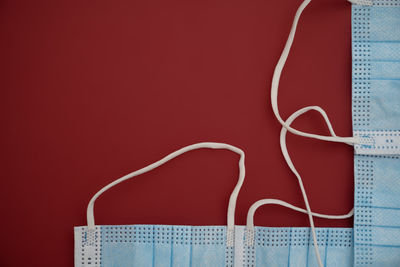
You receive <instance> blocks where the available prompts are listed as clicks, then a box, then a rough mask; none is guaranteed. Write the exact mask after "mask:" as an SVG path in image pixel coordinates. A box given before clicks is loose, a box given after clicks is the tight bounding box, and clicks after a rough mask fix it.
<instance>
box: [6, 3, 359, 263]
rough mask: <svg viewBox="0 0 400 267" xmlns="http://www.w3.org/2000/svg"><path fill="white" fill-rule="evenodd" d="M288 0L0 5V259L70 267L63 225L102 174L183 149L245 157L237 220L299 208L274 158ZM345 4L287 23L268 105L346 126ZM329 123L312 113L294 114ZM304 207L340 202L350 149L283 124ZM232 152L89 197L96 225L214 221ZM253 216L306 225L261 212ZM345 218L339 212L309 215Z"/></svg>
mask: <svg viewBox="0 0 400 267" xmlns="http://www.w3.org/2000/svg"><path fill="white" fill-rule="evenodd" d="M300 3H301V1H300V0H296V1H293V0H280V1H266V0H252V1H245V0H237V1H233V0H213V1H194V0H192V1H187V0H185V1H183V0H180V1H178V0H169V1H156V0H152V1H126V2H125V1H99V0H98V1H50V0H49V1H1V3H0V40H1V41H0V56H1V60H0V62H1V63H0V64H1V72H0V83H1V95H0V101H1V103H0V108H1V112H0V114H1V115H0V116H1V125H2V127H1V150H0V151H1V152H0V153H1V163H2V166H1V176H2V179H1V183H2V184H1V189H0V190H1V191H0V212H1V217H2V219H1V225H0V226H1V229H2V231H1V239H2V241H1V245H0V251H1V253H0V265H1V266H58V267H62V266H72V265H73V256H74V255H73V227H74V226H78V225H85V223H86V218H85V212H86V205H87V203H88V201H89V199H90V197H91V196H92V195H93V194H94V193H95V192H96V191H97V190H99V189H100V188H101V187H103V186H104V185H106V184H107V183H109V182H111V181H113V180H114V179H116V178H118V177H120V176H122V175H124V174H126V173H128V172H131V171H133V170H136V169H138V168H141V167H144V166H146V165H147V164H149V163H152V162H154V161H156V160H158V159H160V158H161V157H163V156H165V155H166V154H168V153H170V152H172V151H174V150H176V149H178V148H181V147H183V146H186V145H189V144H193V143H196V142H201V141H215V142H226V143H229V144H232V145H235V146H238V147H240V148H242V149H243V150H245V152H246V167H247V175H246V181H245V183H244V186H243V188H242V191H241V193H240V195H239V199H238V204H237V211H236V222H237V224H245V218H246V213H247V210H248V208H249V207H250V205H251V204H252V203H253V202H254V201H256V200H259V199H261V198H279V199H282V200H285V201H288V202H290V203H292V204H294V205H298V206H302V207H303V206H304V203H303V200H302V196H301V194H300V191H299V188H298V184H297V181H296V178H295V177H294V175H293V174H292V173H291V172H290V171H289V169H288V167H287V166H286V163H285V161H284V160H283V157H282V155H281V153H280V148H279V138H278V137H279V132H280V129H281V127H280V125H279V123H277V121H276V119H275V118H274V116H273V113H272V110H271V107H270V97H269V85H270V83H271V77H272V73H273V69H274V66H275V64H276V62H277V60H278V58H279V55H280V52H281V51H282V48H283V45H284V43H285V40H286V37H287V35H288V33H289V29H290V26H291V23H292V19H293V16H294V13H295V11H296V9H297V7H298V5H299V4H300ZM350 47H351V40H350V4H349V3H347V2H346V1H345V0H318V1H313V2H312V3H311V5H310V7H309V8H307V9H306V10H305V12H304V16H303V17H302V18H301V21H300V25H299V29H298V32H297V35H296V39H295V43H294V46H293V48H292V51H291V54H290V57H289V60H288V62H287V65H286V67H285V70H284V73H283V76H282V81H281V87H280V93H279V104H280V110H281V113H282V116H283V117H284V118H287V117H288V116H289V115H290V114H291V113H293V112H294V111H295V110H297V109H299V108H301V107H304V106H308V105H320V106H321V107H323V108H324V109H325V110H326V111H327V113H328V114H329V115H330V118H331V120H332V122H333V125H334V128H335V129H336V131H337V133H338V134H339V135H342V136H350V135H351V98H350V96H351V51H350ZM295 126H296V127H298V128H299V129H303V130H308V131H312V132H316V133H325V134H326V133H327V130H326V127H325V125H324V123H323V121H322V120H321V118H320V117H319V116H318V115H317V114H309V115H306V116H304V117H303V118H301V119H299V121H298V122H296V123H295ZM288 148H289V152H290V153H291V155H292V157H293V161H294V163H295V165H296V167H297V168H298V170H299V172H300V173H301V174H302V176H303V179H304V184H305V187H306V190H307V192H308V196H309V199H310V203H311V207H312V209H313V210H315V211H317V212H322V213H331V214H342V213H346V212H348V211H349V210H350V209H351V207H352V203H353V167H352V164H353V158H352V157H353V151H352V148H351V147H350V146H347V145H343V144H334V143H327V142H321V141H314V140H309V139H305V138H301V137H297V136H292V135H290V136H289V137H288ZM237 160H238V157H237V155H235V154H233V153H231V152H228V151H211V150H200V151H194V152H190V153H188V154H186V155H184V156H181V157H179V158H177V159H175V160H174V161H173V162H170V163H168V164H166V165H164V166H162V167H161V168H159V169H157V170H155V171H153V172H151V173H148V174H145V175H142V176H141V177H137V178H136V179H133V180H131V181H129V182H126V183H124V184H122V185H120V186H118V187H116V188H114V189H113V190H111V191H109V192H107V193H105V194H104V196H102V197H101V198H100V199H99V200H98V202H97V204H96V212H95V214H96V219H97V223H99V224H183V225H224V224H226V211H227V204H228V198H229V195H230V193H231V190H232V189H233V187H234V184H235V183H236V180H237V175H238V169H237ZM255 222H256V224H257V225H262V226H308V220H307V216H305V215H303V214H299V213H296V212H294V211H291V210H288V209H285V208H282V207H263V208H261V209H260V210H259V211H258V212H257V214H256V220H255ZM316 225H317V226H331V227H338V226H346V227H351V225H352V220H342V221H329V220H322V219H316Z"/></svg>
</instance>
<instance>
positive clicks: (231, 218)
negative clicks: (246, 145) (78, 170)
mask: <svg viewBox="0 0 400 267" xmlns="http://www.w3.org/2000/svg"><path fill="white" fill-rule="evenodd" d="M201 148H211V149H227V150H230V151H232V152H235V153H237V154H239V155H240V159H239V179H238V181H237V183H236V186H235V188H234V189H233V191H232V193H231V196H230V198H229V206H228V215H227V217H228V218H227V221H228V232H229V231H233V230H234V226H235V208H236V200H237V197H238V194H239V191H240V188H241V187H242V185H243V182H244V177H245V173H246V171H245V165H244V159H245V154H244V152H243V150H241V149H240V148H237V147H235V146H232V145H228V144H224V143H213V142H203V143H197V144H193V145H190V146H186V147H183V148H181V149H179V150H177V151H175V152H173V153H171V154H169V155H167V156H165V157H164V158H162V159H161V160H159V161H157V162H154V163H153V164H150V165H148V166H147V167H144V168H142V169H139V170H137V171H134V172H131V173H129V174H127V175H125V176H123V177H121V178H119V179H117V180H115V181H113V182H111V183H109V184H108V185H106V186H105V187H103V188H102V189H100V190H99V191H98V192H97V193H96V194H95V195H94V196H93V197H92V198H91V199H90V201H89V204H88V206H87V224H88V229H89V230H94V229H95V220H94V203H95V201H96V199H97V198H98V197H99V196H100V195H101V194H103V193H104V192H105V191H107V190H108V189H110V188H111V187H113V186H115V185H117V184H119V183H122V182H124V181H126V180H129V179H131V178H133V177H135V176H138V175H140V174H143V173H146V172H148V171H151V170H153V169H155V168H157V167H159V166H161V165H163V164H164V163H166V162H168V161H170V160H171V159H173V158H175V157H177V156H179V155H182V154H184V153H186V152H188V151H191V150H195V149H201ZM228 237H229V235H228ZM228 239H229V238H228ZM227 243H228V245H229V244H230V243H232V244H233V241H232V240H227Z"/></svg>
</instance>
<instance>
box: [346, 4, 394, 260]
mask: <svg viewBox="0 0 400 267" xmlns="http://www.w3.org/2000/svg"><path fill="white" fill-rule="evenodd" d="M352 51H353V53H352V55H353V68H352V69H353V100H352V102H353V134H354V136H358V137H359V138H360V139H361V140H362V141H364V144H359V145H356V146H355V156H354V177H355V179H354V180H355V181H354V182H355V196H354V209H355V214H354V266H400V158H399V155H400V0H375V1H373V6H360V5H353V7H352Z"/></svg>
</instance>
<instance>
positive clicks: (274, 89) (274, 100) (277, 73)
mask: <svg viewBox="0 0 400 267" xmlns="http://www.w3.org/2000/svg"><path fill="white" fill-rule="evenodd" d="M310 2H311V0H305V1H304V2H303V3H301V5H300V6H299V8H298V9H297V11H296V14H295V17H294V20H293V24H292V28H291V29H290V33H289V36H288V39H287V41H286V44H285V47H284V49H283V51H282V54H281V56H280V58H279V61H278V63H277V64H276V67H275V70H274V75H273V77H272V84H271V105H272V110H273V111H274V114H275V117H276V118H277V119H278V121H279V122H280V124H282V126H283V127H285V128H286V129H287V130H288V131H289V132H291V133H293V134H296V135H300V136H304V137H309V138H315V139H319V140H324V141H330V142H339V143H345V144H348V145H353V144H357V143H359V140H358V138H357V137H339V136H324V135H318V134H311V133H306V132H302V131H299V130H296V129H294V128H292V127H290V126H289V125H288V124H287V123H285V122H284V120H283V119H282V117H281V116H280V114H279V109H278V89H279V80H280V77H281V73H282V70H283V67H284V66H285V63H286V60H287V58H288V56H289V52H290V48H291V47H292V44H293V40H294V36H295V33H296V28H297V24H298V22H299V19H300V16H301V14H302V12H303V10H304V9H305V8H306V7H307V5H308V4H309V3H310Z"/></svg>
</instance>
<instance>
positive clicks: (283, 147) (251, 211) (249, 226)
mask: <svg viewBox="0 0 400 267" xmlns="http://www.w3.org/2000/svg"><path fill="white" fill-rule="evenodd" d="M310 110H314V111H317V112H319V113H320V114H321V115H322V117H323V118H324V120H325V122H326V124H327V126H328V128H329V132H330V134H331V135H332V136H336V134H335V132H334V130H333V128H332V125H331V123H330V121H329V118H328V116H327V115H326V113H325V111H324V110H323V109H321V108H320V107H318V106H310V107H305V108H302V109H300V110H298V111H296V112H295V113H293V114H292V115H291V116H290V117H289V118H288V119H287V120H286V123H287V125H290V124H291V123H292V122H293V121H294V120H295V119H296V118H297V117H299V116H301V115H302V114H304V113H306V112H308V111H310ZM287 131H288V130H287V129H286V128H285V127H282V130H281V134H280V145H281V150H282V154H283V156H284V158H285V160H286V163H287V164H288V166H289V168H290V170H291V171H292V172H293V173H294V174H295V176H296V177H297V180H298V183H299V186H300V190H301V193H302V195H303V199H304V203H305V206H306V210H304V209H301V208H298V207H296V206H293V205H291V204H289V203H287V202H284V201H281V200H277V199H263V200H259V201H257V202H255V203H254V204H253V205H252V206H251V207H250V209H249V211H248V213H247V226H246V229H247V230H248V232H249V233H248V235H247V237H249V238H246V240H247V239H251V240H249V241H247V243H248V244H251V242H253V241H252V239H253V238H254V213H255V211H256V209H257V208H258V207H260V206H261V205H264V204H275V205H282V206H285V207H287V208H291V209H293V210H296V211H300V212H305V213H307V214H308V218H309V222H310V228H311V232H312V237H313V244H314V250H315V255H316V257H317V261H318V265H319V266H320V267H323V264H322V261H321V256H320V253H319V249H318V243H317V235H316V233H315V226H314V220H313V216H317V217H321V218H327V219H345V218H349V217H351V216H353V214H354V209H352V210H351V211H350V212H349V213H348V214H345V215H324V214H319V213H313V212H312V211H311V208H310V204H309V202H308V197H307V194H306V191H305V189H304V185H303V181H302V179H301V176H300V174H299V173H298V172H297V170H296V168H295V167H294V165H293V162H292V160H291V158H290V156H289V153H288V150H287V146H286V134H287Z"/></svg>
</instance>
